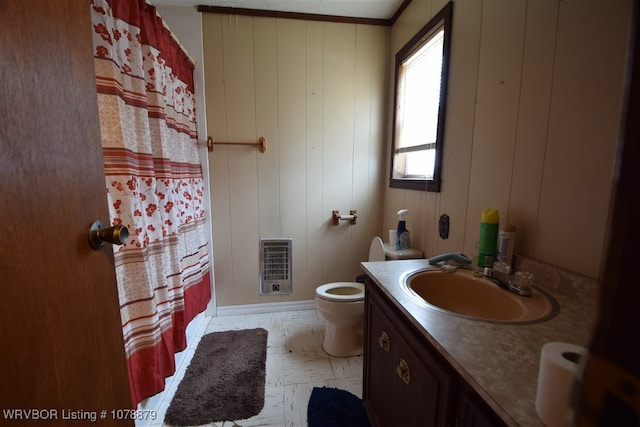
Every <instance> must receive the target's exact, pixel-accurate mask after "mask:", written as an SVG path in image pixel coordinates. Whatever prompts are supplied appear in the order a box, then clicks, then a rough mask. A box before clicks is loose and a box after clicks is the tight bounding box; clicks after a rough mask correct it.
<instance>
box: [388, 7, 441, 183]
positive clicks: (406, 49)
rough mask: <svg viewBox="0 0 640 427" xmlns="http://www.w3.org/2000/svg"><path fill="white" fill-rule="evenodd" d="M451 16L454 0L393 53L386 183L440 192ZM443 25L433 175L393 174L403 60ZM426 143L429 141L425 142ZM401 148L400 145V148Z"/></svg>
mask: <svg viewBox="0 0 640 427" xmlns="http://www.w3.org/2000/svg"><path fill="white" fill-rule="evenodd" d="M452 17H453V2H451V1H450V2H449V3H447V4H446V5H445V6H444V7H443V8H442V9H441V10H440V11H439V12H438V13H437V14H436V15H435V16H434V17H433V18H431V19H430V20H429V22H427V24H426V25H425V26H424V27H422V29H420V31H418V33H417V34H416V35H415V36H413V37H412V38H411V40H409V41H408V42H407V43H406V44H405V45H404V46H403V47H402V49H400V50H399V51H398V52H397V53H396V57H395V77H394V100H393V134H392V140H391V161H390V171H389V187H392V188H403V189H407V190H420V191H430V192H439V191H440V187H441V183H442V149H443V146H444V143H443V142H444V125H445V119H446V108H447V92H448V90H447V89H448V86H449V62H450V55H451V32H452V31H451V22H452ZM441 25H442V26H443V27H444V42H443V48H442V53H443V54H442V70H441V78H440V103H439V106H438V124H437V135H436V141H435V149H436V152H435V165H434V170H433V179H411V178H394V177H393V171H394V163H395V157H396V153H397V151H398V150H397V149H396V145H397V138H398V122H397V120H398V117H397V114H398V100H399V99H398V98H399V94H398V90H399V88H400V83H399V77H400V75H401V68H402V63H403V62H404V61H405V60H406V59H407V58H409V57H410V56H411V55H412V54H413V53H415V52H417V51H418V50H419V49H420V48H421V47H422V46H423V45H424V44H425V43H426V42H427V40H429V39H430V37H431V35H432V33H434V29H436V28H439V27H440V26H441ZM425 145H428V144H425ZM401 150H402V149H401Z"/></svg>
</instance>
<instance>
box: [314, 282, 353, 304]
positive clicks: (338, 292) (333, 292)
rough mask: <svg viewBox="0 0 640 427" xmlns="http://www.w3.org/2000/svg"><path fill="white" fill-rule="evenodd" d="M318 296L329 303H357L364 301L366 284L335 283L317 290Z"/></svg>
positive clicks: (319, 287)
mask: <svg viewBox="0 0 640 427" xmlns="http://www.w3.org/2000/svg"><path fill="white" fill-rule="evenodd" d="M316 296H317V297H318V298H322V299H324V300H327V301H336V302H355V301H363V300H364V284H363V283H358V282H333V283H327V284H325V285H321V286H318V287H317V288H316Z"/></svg>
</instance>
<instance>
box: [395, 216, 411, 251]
mask: <svg viewBox="0 0 640 427" xmlns="http://www.w3.org/2000/svg"><path fill="white" fill-rule="evenodd" d="M408 212H409V209H400V210H399V211H398V230H397V231H396V233H397V236H398V238H397V239H396V249H409V248H410V247H411V238H410V235H409V230H407V213H408Z"/></svg>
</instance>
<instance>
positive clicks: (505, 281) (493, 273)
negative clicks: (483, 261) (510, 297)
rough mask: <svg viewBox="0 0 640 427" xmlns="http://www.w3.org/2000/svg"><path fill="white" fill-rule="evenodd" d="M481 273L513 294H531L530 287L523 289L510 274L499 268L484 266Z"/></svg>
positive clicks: (526, 295) (525, 295)
mask: <svg viewBox="0 0 640 427" xmlns="http://www.w3.org/2000/svg"><path fill="white" fill-rule="evenodd" d="M483 275H484V277H486V278H488V279H489V280H491V281H492V282H493V283H495V284H496V285H498V286H500V287H501V288H503V289H506V290H508V291H510V292H513V293H514V294H518V295H521V296H524V297H529V296H531V288H526V289H525V288H521V287H520V286H518V284H517V282H516V280H515V278H514V276H513V275H512V274H509V273H506V272H504V271H501V270H500V269H496V268H489V267H485V269H484V271H483Z"/></svg>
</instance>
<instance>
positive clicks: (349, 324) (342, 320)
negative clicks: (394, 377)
mask: <svg viewBox="0 0 640 427" xmlns="http://www.w3.org/2000/svg"><path fill="white" fill-rule="evenodd" d="M384 260H385V254H384V244H383V242H382V239H381V238H380V237H374V238H373V240H372V241H371V246H370V247H369V261H384ZM315 305H316V308H317V309H318V310H319V311H320V313H322V317H324V319H325V320H326V328H325V333H324V341H323V343H322V348H323V349H324V351H326V352H327V353H328V354H330V355H332V356H336V357H348V356H358V355H361V354H362V352H363V347H362V345H363V335H364V284H363V283H358V282H334V283H327V284H325V285H321V286H318V287H317V288H316V298H315Z"/></svg>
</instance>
